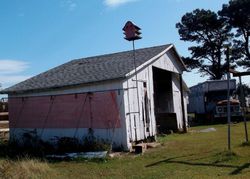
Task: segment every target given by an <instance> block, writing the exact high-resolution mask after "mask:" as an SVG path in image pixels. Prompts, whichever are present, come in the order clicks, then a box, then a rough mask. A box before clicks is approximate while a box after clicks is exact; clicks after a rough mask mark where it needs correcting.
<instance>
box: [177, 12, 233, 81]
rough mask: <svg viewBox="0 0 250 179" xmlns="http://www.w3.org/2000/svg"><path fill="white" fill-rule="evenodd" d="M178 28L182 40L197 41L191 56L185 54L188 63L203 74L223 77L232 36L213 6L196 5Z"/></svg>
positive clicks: (192, 47) (194, 43)
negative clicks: (226, 53) (205, 8)
mask: <svg viewBox="0 0 250 179" xmlns="http://www.w3.org/2000/svg"><path fill="white" fill-rule="evenodd" d="M176 28H177V29H178V32H179V35H180V39H181V40H183V41H188V42H193V43H192V44H193V45H192V46H191V47H189V51H190V52H191V56H190V57H185V58H183V60H184V62H185V63H186V64H187V66H188V67H189V68H191V69H194V68H197V69H198V70H199V72H201V74H202V76H204V75H209V77H210V79H221V78H222V77H223V75H224V74H225V72H226V63H225V55H224V49H225V48H224V46H225V44H228V43H229V41H230V39H231V37H232V34H231V33H230V31H231V28H230V26H227V24H226V23H225V20H224V19H223V18H220V17H219V16H218V14H216V13H215V12H212V11H210V10H204V9H196V10H194V11H192V12H189V13H186V14H185V15H184V16H183V17H182V19H181V21H180V22H179V23H177V24H176Z"/></svg>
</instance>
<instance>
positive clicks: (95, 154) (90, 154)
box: [46, 151, 108, 159]
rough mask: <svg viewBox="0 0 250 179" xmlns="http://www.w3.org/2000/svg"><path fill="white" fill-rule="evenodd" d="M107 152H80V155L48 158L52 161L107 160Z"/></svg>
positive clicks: (72, 154) (48, 156)
mask: <svg viewBox="0 0 250 179" xmlns="http://www.w3.org/2000/svg"><path fill="white" fill-rule="evenodd" d="M107 153H108V152H107V151H100V152H79V153H66V154H64V155H47V156H46V157H47V158H51V159H76V158H86V159H94V158H99V159H102V158H105V157H106V156H107Z"/></svg>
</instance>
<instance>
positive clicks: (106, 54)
mask: <svg viewBox="0 0 250 179" xmlns="http://www.w3.org/2000/svg"><path fill="white" fill-rule="evenodd" d="M169 45H172V44H171V43H170V44H165V45H156V46H153V47H143V48H138V49H135V51H139V50H146V49H152V48H159V47H164V46H166V47H167V46H169ZM129 52H133V50H125V51H120V52H114V53H105V54H101V55H95V56H88V57H83V58H76V59H72V60H70V61H68V62H73V61H78V60H85V59H92V58H93V59H94V58H101V57H105V56H111V55H117V54H121V53H129ZM68 62H66V63H68Z"/></svg>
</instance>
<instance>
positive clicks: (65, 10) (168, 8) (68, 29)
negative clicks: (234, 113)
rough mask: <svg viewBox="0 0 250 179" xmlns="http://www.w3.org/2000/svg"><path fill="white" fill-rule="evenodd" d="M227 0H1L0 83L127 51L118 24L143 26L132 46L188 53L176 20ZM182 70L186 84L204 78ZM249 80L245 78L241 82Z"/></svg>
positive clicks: (212, 8)
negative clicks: (173, 48)
mask: <svg viewBox="0 0 250 179" xmlns="http://www.w3.org/2000/svg"><path fill="white" fill-rule="evenodd" d="M223 3H227V0H88V1H87V0H40V1H38V0H22V1H21V0H1V1H0V27H1V28H0V83H2V86H3V87H8V86H10V85H13V84H15V83H17V82H20V81H22V80H24V79H27V78H29V77H31V76H34V75H36V74H39V73H41V72H43V71H46V70H48V69H50V68H53V67H55V66H57V65H60V64H62V63H65V62H67V61H69V60H72V59H75V58H81V57H88V56H94V55H100V54H106V53H112V52H119V51H124V50H130V49H131V48H132V44H131V43H129V42H127V41H125V40H124V39H123V32H122V27H123V26H124V24H125V22H126V21H128V20H131V21H133V22H134V23H136V24H137V25H138V26H140V27H141V28H142V37H143V39H142V40H139V41H136V48H143V47H150V46H156V45H162V44H168V43H173V44H174V45H175V46H176V48H177V50H178V51H179V53H180V54H181V55H183V56H185V55H188V51H187V48H188V45H190V44H189V43H187V42H183V41H180V40H179V35H178V32H177V30H176V28H175V24H176V23H177V22H178V21H180V19H181V17H182V15H184V14H185V13H186V12H190V11H192V10H194V9H196V8H205V9H211V10H215V11H217V10H218V9H220V8H221V6H222V4H223ZM199 76H200V75H199V74H195V73H185V74H184V79H185V80H186V82H187V84H188V86H192V85H194V84H196V83H198V82H201V81H204V80H206V77H205V78H200V77H199ZM246 80H248V82H249V81H250V80H249V79H245V81H246Z"/></svg>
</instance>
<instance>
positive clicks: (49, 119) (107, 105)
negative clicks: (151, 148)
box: [9, 91, 121, 129]
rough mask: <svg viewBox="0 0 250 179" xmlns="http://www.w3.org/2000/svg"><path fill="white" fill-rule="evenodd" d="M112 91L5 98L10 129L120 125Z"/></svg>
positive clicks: (116, 126) (114, 126)
mask: <svg viewBox="0 0 250 179" xmlns="http://www.w3.org/2000/svg"><path fill="white" fill-rule="evenodd" d="M116 98H117V95H116V92H114V91H113V92H96V93H84V94H77V95H75V94H71V95H60V96H52V97H51V96H42V97H25V98H10V99H9V119H10V128H96V129H106V128H120V127H121V124H120V114H119V109H118V108H119V107H118V105H117V100H116Z"/></svg>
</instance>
